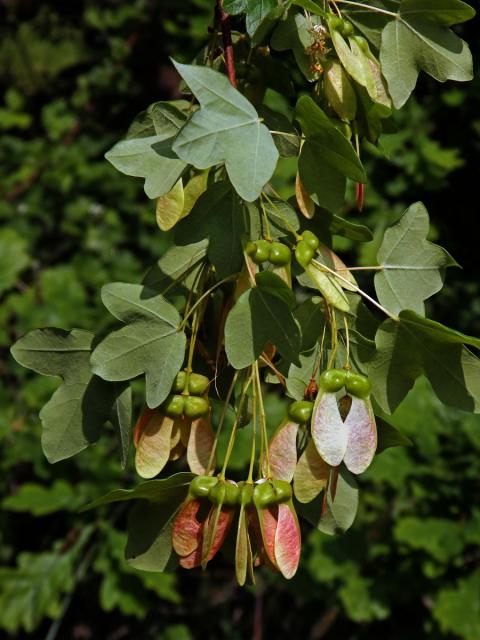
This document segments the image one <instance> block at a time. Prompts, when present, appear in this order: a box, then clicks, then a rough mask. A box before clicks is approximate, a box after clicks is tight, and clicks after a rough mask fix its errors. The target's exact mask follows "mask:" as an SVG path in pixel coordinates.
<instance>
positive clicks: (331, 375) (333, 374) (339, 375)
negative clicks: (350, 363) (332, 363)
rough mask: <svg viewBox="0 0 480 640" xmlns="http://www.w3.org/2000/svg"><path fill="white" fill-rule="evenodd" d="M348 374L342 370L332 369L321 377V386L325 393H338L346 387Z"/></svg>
mask: <svg viewBox="0 0 480 640" xmlns="http://www.w3.org/2000/svg"><path fill="white" fill-rule="evenodd" d="M346 377H347V372H346V371H343V370H341V369H330V370H329V371H324V372H323V373H322V375H321V376H320V381H319V384H320V386H321V387H322V389H324V390H325V391H328V392H330V393H336V392H337V391H340V389H341V388H342V387H343V386H345V380H346Z"/></svg>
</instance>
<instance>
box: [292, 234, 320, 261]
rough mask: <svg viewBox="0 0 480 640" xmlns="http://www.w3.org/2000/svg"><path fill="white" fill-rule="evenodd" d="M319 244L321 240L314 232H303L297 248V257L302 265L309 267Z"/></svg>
mask: <svg viewBox="0 0 480 640" xmlns="http://www.w3.org/2000/svg"><path fill="white" fill-rule="evenodd" d="M319 245H320V241H319V239H318V238H317V236H316V235H315V234H314V233H312V232H311V231H308V230H307V231H304V232H303V233H302V239H301V240H300V242H299V243H298V244H297V246H296V248H295V258H296V260H297V262H298V264H299V265H300V266H301V267H303V268H304V269H306V268H307V267H308V265H309V264H310V262H311V260H312V258H313V256H314V255H315V251H316V250H317V249H318V247H319Z"/></svg>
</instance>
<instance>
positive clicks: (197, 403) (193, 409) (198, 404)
mask: <svg viewBox="0 0 480 640" xmlns="http://www.w3.org/2000/svg"><path fill="white" fill-rule="evenodd" d="M209 408H210V405H209V403H208V400H207V399H206V398H199V397H198V396H187V397H186V398H185V406H184V408H183V412H184V414H185V416H186V417H187V418H201V417H202V416H204V415H205V414H207V413H208V410H209Z"/></svg>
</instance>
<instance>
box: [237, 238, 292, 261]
mask: <svg viewBox="0 0 480 640" xmlns="http://www.w3.org/2000/svg"><path fill="white" fill-rule="evenodd" d="M245 252H246V253H247V255H248V256H250V257H251V259H252V260H253V261H254V262H255V264H262V262H270V263H271V264H273V265H274V266H275V267H285V266H286V265H287V264H289V263H290V260H291V259H292V255H291V252H290V249H289V248H288V247H287V245H285V244H282V243H281V242H269V241H268V240H256V241H255V242H248V243H247V246H246V247H245Z"/></svg>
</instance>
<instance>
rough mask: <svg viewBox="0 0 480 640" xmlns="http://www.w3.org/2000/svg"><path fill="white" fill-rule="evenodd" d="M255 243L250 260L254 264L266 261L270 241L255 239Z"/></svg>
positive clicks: (268, 255) (268, 254)
mask: <svg viewBox="0 0 480 640" xmlns="http://www.w3.org/2000/svg"><path fill="white" fill-rule="evenodd" d="M255 245H256V247H257V249H256V251H255V253H254V254H253V255H252V260H253V261H254V262H255V263H256V264H261V263H262V262H266V261H267V260H268V259H269V257H270V246H271V245H270V242H267V240H257V241H256V243H255Z"/></svg>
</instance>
